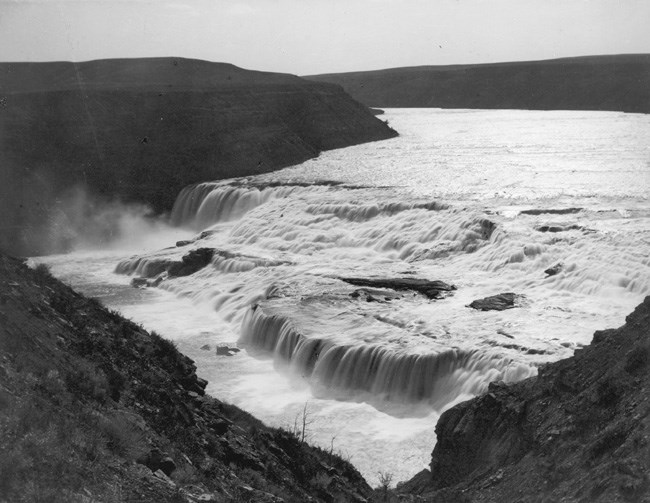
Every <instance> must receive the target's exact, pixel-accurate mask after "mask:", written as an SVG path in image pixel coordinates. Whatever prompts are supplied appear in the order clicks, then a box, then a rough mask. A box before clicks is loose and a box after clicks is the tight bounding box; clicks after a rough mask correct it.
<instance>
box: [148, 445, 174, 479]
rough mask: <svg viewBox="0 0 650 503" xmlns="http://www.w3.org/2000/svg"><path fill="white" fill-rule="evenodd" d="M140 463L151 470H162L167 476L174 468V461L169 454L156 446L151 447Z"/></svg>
mask: <svg viewBox="0 0 650 503" xmlns="http://www.w3.org/2000/svg"><path fill="white" fill-rule="evenodd" d="M140 463H141V464H143V465H145V466H146V467H147V468H149V469H150V470H151V471H152V472H156V471H158V470H160V471H162V472H163V473H164V474H165V475H167V476H168V477H169V476H170V475H171V474H172V473H173V472H174V470H176V463H174V460H173V459H172V458H171V457H169V454H167V453H166V452H162V451H161V450H160V449H158V448H154V449H151V451H149V454H147V455H146V456H145V458H144V459H142V460H140Z"/></svg>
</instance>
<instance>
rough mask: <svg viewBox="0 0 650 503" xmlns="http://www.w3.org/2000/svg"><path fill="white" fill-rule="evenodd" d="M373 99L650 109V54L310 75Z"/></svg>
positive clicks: (386, 103) (378, 102) (437, 104)
mask: <svg viewBox="0 0 650 503" xmlns="http://www.w3.org/2000/svg"><path fill="white" fill-rule="evenodd" d="M305 78H307V79H310V80H314V81H320V82H331V83H335V84H339V85H341V86H343V88H344V89H345V90H346V91H347V92H348V93H350V95H351V96H352V97H354V98H355V99H357V100H359V101H360V102H362V103H364V104H366V105H368V106H371V107H417V108H420V107H434V108H483V109H526V110H609V111H621V112H638V113H650V55H648V54H628V55H613V56H587V57H576V58H561V59H554V60H546V61H528V62H512V63H493V64H481V65H450V66H417V67H408V68H390V69H386V70H376V71H368V72H350V73H338V74H336V73H335V74H324V75H311V76H308V77H305Z"/></svg>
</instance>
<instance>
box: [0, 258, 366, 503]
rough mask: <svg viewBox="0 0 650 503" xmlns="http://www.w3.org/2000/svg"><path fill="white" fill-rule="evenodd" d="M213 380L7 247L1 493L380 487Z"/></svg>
mask: <svg viewBox="0 0 650 503" xmlns="http://www.w3.org/2000/svg"><path fill="white" fill-rule="evenodd" d="M206 384H207V383H206V381H205V380H203V379H201V378H200V377H198V376H197V375H196V367H195V365H194V363H193V362H192V360H190V359H189V358H187V357H186V356H184V355H182V354H180V353H179V352H178V351H177V350H176V347H175V346H174V344H173V343H172V342H170V341H169V340H166V339H164V338H162V337H160V336H158V335H156V334H155V333H153V332H151V333H149V332H147V331H146V330H144V329H143V328H142V327H141V326H139V325H136V324H134V323H132V322H130V321H128V320H126V319H124V318H122V317H121V316H119V315H118V314H117V313H115V312H112V311H109V310H107V309H105V308H104V307H102V306H101V305H100V304H99V303H98V302H97V301H94V300H92V299H88V298H85V297H83V296H81V295H79V294H77V293H75V292H74V291H73V290H71V289H70V288H68V287H67V286H65V285H63V284H62V283H60V282H59V281H57V280H56V279H54V278H53V277H52V276H51V275H50V274H49V272H48V270H47V268H46V267H44V266H39V267H37V268H36V269H35V270H33V269H30V268H28V267H27V266H25V265H24V264H23V262H22V261H20V260H18V259H13V258H10V257H7V256H5V255H2V254H0V500H1V501H11V502H33V501H52V502H66V503H67V502H72V501H79V502H82V501H83V502H99V501H116V502H117V501H120V502H121V501H138V502H143V503H147V502H152V503H153V502H161V501H174V502H179V503H182V502H197V501H205V502H207V501H215V502H229V501H242V502H243V501H251V502H252V501H254V502H267V503H271V502H274V503H280V502H291V501H293V502H308V501H311V502H319V501H328V502H330V501H357V502H362V501H367V499H368V498H369V497H371V495H372V491H371V489H370V487H369V486H368V484H367V483H366V482H365V481H364V479H363V478H362V477H361V475H360V474H359V473H358V472H357V471H356V470H355V469H354V468H353V467H352V466H351V465H350V464H349V463H347V462H346V461H345V460H343V459H341V458H340V457H339V456H337V455H336V454H335V453H333V452H330V451H326V450H322V449H319V448H314V447H310V446H309V445H307V444H306V443H305V442H303V441H301V437H302V435H301V434H300V431H287V430H283V429H275V428H269V427H267V426H265V425H264V424H262V423H261V422H260V421H258V420H257V419H255V418H253V417H252V416H250V415H249V414H247V413H246V412H244V411H242V410H240V409H238V408H236V407H234V406H232V405H229V404H227V403H224V402H222V401H220V400H217V399H215V398H212V397H210V396H208V395H206V394H205V392H204V389H205V387H206ZM216 385H217V386H218V383H216Z"/></svg>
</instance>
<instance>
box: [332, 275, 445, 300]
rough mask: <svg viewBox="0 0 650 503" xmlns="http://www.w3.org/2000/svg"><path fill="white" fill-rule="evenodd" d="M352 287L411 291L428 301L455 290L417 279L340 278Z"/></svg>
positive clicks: (439, 283)
mask: <svg viewBox="0 0 650 503" xmlns="http://www.w3.org/2000/svg"><path fill="white" fill-rule="evenodd" d="M340 279H341V281H345V282H346V283H349V284H351V285H354V286H367V287H369V288H389V289H391V290H397V291H405V290H411V291H414V292H417V293H420V294H422V295H424V296H425V297H428V298H429V299H440V298H442V297H443V295H444V294H447V293H450V292H452V291H454V290H456V287H455V286H454V285H448V284H447V283H445V282H444V281H430V280H428V279H419V278H340Z"/></svg>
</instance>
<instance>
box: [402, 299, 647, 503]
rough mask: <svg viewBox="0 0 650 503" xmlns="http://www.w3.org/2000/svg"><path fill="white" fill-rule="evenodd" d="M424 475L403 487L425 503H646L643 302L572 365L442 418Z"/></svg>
mask: <svg viewBox="0 0 650 503" xmlns="http://www.w3.org/2000/svg"><path fill="white" fill-rule="evenodd" d="M436 433H437V437H438V442H437V444H436V446H435V448H434V450H433V454H432V458H431V464H430V468H431V469H430V471H429V470H425V471H423V472H421V473H420V474H418V475H417V476H416V477H415V478H413V479H412V480H411V481H409V482H407V483H405V484H403V485H402V486H401V487H400V489H399V490H400V492H401V493H402V494H403V495H406V494H408V495H410V497H411V498H414V497H416V496H415V495H417V499H418V500H420V501H432V502H497V501H499V502H501V501H519V502H547V501H548V502H551V501H566V502H585V503H587V502H589V503H591V502H603V503H604V502H607V503H610V502H611V503H613V502H631V501H637V502H642V501H643V502H647V501H650V297H646V299H645V300H644V301H643V303H642V304H640V305H639V306H638V307H637V308H636V309H635V310H634V312H632V313H631V314H630V315H629V316H628V317H627V318H626V323H625V325H623V326H622V327H620V328H618V329H610V330H602V331H598V332H596V333H595V334H594V338H593V341H592V343H591V344H590V345H589V346H586V347H585V348H583V349H580V350H577V351H576V353H575V355H574V356H573V357H571V358H567V359H565V360H561V361H558V362H556V363H552V364H548V365H546V366H544V367H542V368H540V370H539V375H538V376H537V377H533V378H530V379H527V380H525V381H522V382H520V383H517V384H514V385H511V386H506V385H503V384H499V383H492V384H491V385H490V387H489V390H488V392H487V393H486V394H485V395H483V396H480V397H477V398H475V399H473V400H470V401H467V402H464V403H461V404H460V405H457V406H456V407H454V408H452V409H450V410H448V411H446V412H445V413H444V414H443V415H442V416H441V418H440V420H439V422H438V424H437V426H436Z"/></svg>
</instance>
